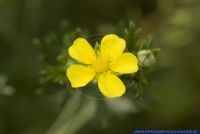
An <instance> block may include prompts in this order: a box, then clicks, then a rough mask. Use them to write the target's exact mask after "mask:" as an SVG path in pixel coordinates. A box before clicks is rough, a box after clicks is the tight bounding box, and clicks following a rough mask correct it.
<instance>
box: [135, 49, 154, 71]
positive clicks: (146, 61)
mask: <svg viewBox="0 0 200 134" xmlns="http://www.w3.org/2000/svg"><path fill="white" fill-rule="evenodd" d="M137 56H138V61H139V65H140V66H143V67H148V66H151V65H152V64H154V63H155V62H156V58H155V56H154V54H153V53H152V51H151V50H141V51H139V52H138V54H137Z"/></svg>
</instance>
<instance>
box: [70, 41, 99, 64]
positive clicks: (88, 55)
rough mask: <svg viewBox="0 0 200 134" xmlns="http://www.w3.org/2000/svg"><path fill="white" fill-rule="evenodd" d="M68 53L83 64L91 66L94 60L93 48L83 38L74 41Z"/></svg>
mask: <svg viewBox="0 0 200 134" xmlns="http://www.w3.org/2000/svg"><path fill="white" fill-rule="evenodd" d="M68 52H69V55H70V56H71V57H72V58H73V59H75V60H77V61H79V62H81V63H84V64H92V63H93V62H94V61H95V59H96V55H95V52H94V50H93V48H92V47H91V45H90V44H89V43H88V41H87V40H86V39H84V38H78V39H76V40H75V41H74V42H73V44H72V46H71V47H69V50H68Z"/></svg>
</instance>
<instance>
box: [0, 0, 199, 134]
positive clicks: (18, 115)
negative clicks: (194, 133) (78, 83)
mask: <svg viewBox="0 0 200 134" xmlns="http://www.w3.org/2000/svg"><path fill="white" fill-rule="evenodd" d="M199 8H200V1H198V0H173V1H167V0H0V134H44V133H45V132H46V131H47V130H48V129H49V128H50V126H51V125H52V124H53V123H54V122H55V119H56V118H57V116H58V115H59V113H60V112H61V110H62V108H58V107H62V106H60V105H61V102H62V97H60V96H63V92H62V93H59V95H58V93H45V94H39V95H38V88H39V86H40V84H39V78H40V74H39V72H40V70H41V69H42V68H43V64H42V63H41V62H40V61H39V60H38V53H37V50H36V48H35V46H34V45H33V43H32V40H33V38H35V37H43V36H45V35H46V34H47V33H48V32H50V31H56V30H57V29H58V28H59V26H60V23H61V22H62V21H63V20H68V21H69V23H71V25H72V27H81V28H84V29H88V30H90V31H92V33H94V34H95V33H98V32H101V31H104V30H105V29H107V28H108V29H109V28H110V29H112V27H113V26H115V25H116V24H118V22H120V21H128V20H134V21H135V23H136V24H137V25H138V26H140V27H142V28H143V32H142V36H141V38H143V37H146V36H147V35H149V34H150V35H152V36H153V45H154V46H155V47H160V48H161V55H160V58H159V61H158V64H157V65H156V70H155V71H153V72H152V74H151V75H150V76H149V78H148V80H149V84H148V85H145V86H144V89H145V92H147V93H148V94H149V95H150V96H151V98H152V99H153V102H154V103H153V105H152V104H149V102H147V103H145V107H146V108H145V109H143V110H140V111H139V112H130V113H128V114H125V116H123V117H120V118H119V119H115V120H113V119H112V118H111V119H108V121H107V125H105V127H98V126H99V125H98V123H99V119H98V120H96V119H95V117H97V116H95V117H94V118H93V119H92V120H90V121H88V122H87V123H84V124H83V125H81V127H79V128H77V129H76V131H75V132H74V133H78V134H79V133H80V134H83V133H86V134H89V133H99V134H100V133H109V134H111V133H113V134H114V133H115V134H125V133H127V134H128V133H130V131H131V130H133V129H200V86H199V82H200V62H199V58H200V53H199V50H200V44H199V42H200V38H199V35H200V14H199ZM6 79H7V82H6ZM66 90H67V89H66ZM64 93H65V92H64ZM60 94H62V95H60ZM60 99H61V100H60ZM69 111H70V109H69ZM74 116H75V115H74ZM106 118H107V117H106ZM80 120H81V119H80ZM71 123H72V124H73V122H71ZM62 124H65V122H63V123H62ZM94 124H96V125H94ZM74 125H76V123H74ZM74 125H73V126H74ZM56 133H58V132H56ZM58 134H60V133H58ZM66 134H67V132H66Z"/></svg>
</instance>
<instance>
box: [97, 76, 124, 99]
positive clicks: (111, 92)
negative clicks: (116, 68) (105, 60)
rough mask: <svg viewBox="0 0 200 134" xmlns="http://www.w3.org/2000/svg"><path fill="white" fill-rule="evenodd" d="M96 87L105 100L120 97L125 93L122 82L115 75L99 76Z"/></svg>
mask: <svg viewBox="0 0 200 134" xmlns="http://www.w3.org/2000/svg"><path fill="white" fill-rule="evenodd" d="M98 86H99V89H100V91H101V93H102V94H103V95H104V96H105V97H107V98H115V97H120V96H122V95H123V94H124V93H125V91H126V88H125V86H124V84H123V82H122V81H121V80H120V79H119V78H118V77H117V76H116V75H114V74H110V73H105V74H102V75H100V76H99V80H98Z"/></svg>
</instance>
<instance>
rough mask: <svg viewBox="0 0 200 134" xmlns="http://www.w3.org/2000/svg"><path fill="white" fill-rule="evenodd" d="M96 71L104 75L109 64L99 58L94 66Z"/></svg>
mask: <svg viewBox="0 0 200 134" xmlns="http://www.w3.org/2000/svg"><path fill="white" fill-rule="evenodd" d="M93 66H94V69H95V71H96V72H97V73H103V72H105V71H107V70H108V68H109V67H108V62H107V61H106V60H105V59H103V58H102V57H98V58H97V59H96V61H95V63H94V64H93Z"/></svg>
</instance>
